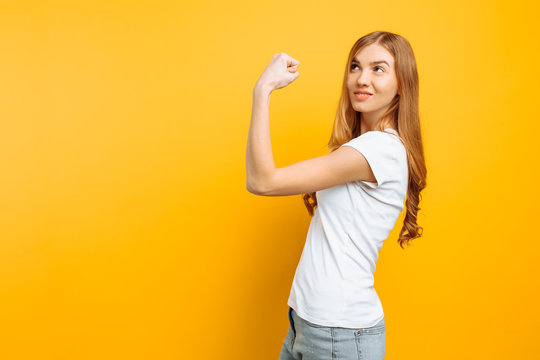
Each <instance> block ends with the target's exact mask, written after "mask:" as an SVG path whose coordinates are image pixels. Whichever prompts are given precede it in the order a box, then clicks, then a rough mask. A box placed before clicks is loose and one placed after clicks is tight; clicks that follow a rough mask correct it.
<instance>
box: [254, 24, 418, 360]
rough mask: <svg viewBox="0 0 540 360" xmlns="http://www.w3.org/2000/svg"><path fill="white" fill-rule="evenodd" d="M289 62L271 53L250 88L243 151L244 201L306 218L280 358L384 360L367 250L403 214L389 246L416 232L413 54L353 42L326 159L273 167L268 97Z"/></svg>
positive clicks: (373, 253) (403, 46)
mask: <svg viewBox="0 0 540 360" xmlns="http://www.w3.org/2000/svg"><path fill="white" fill-rule="evenodd" d="M299 65H300V63H299V62H298V61H297V60H295V59H293V58H292V57H290V56H288V55H287V54H285V53H281V54H276V55H274V57H273V58H272V60H271V62H270V64H269V65H268V67H267V68H266V69H265V70H264V72H263V74H262V75H261V77H260V78H259V80H258V81H257V83H256V85H255V87H254V89H253V108H252V118H251V125H250V129H249V135H248V144H247V152H246V168H247V189H248V190H249V191H250V192H251V193H253V194H257V195H263V196H285V195H297V194H304V195H303V199H304V203H305V206H306V207H307V210H308V212H309V213H310V215H311V216H312V219H311V223H310V227H309V230H308V234H307V239H306V242H305V246H304V249H303V252H302V256H301V257H300V261H299V263H298V267H297V269H296V273H295V276H294V280H293V284H292V289H291V293H290V296H289V300H288V302H287V303H288V305H289V323H290V328H289V330H288V332H287V337H286V338H285V340H284V342H283V347H282V350H281V354H280V359H281V360H284V359H303V360H311V359H365V360H379V359H384V355H385V352H386V329H385V321H384V313H383V308H382V304H381V302H380V300H379V297H378V295H377V293H376V291H375V289H374V288H373V284H374V278H373V273H374V271H375V263H376V261H377V258H378V252H379V250H380V249H381V247H382V245H383V242H384V240H385V239H386V238H387V237H388V235H389V233H390V231H391V230H392V229H393V227H394V225H395V223H396V221H397V218H398V217H399V215H400V213H401V211H402V210H403V209H404V208H405V205H406V208H407V210H406V215H405V219H404V224H403V227H402V229H401V232H400V234H399V239H398V242H399V244H400V246H401V247H402V248H403V244H407V245H409V241H410V240H412V239H414V238H418V237H420V236H421V234H422V231H421V230H423V229H422V228H421V227H419V226H418V224H417V223H416V219H417V213H418V210H419V207H418V203H419V201H420V191H422V190H423V189H424V188H425V186H426V166H425V161H424V154H423V145H422V139H421V133H420V121H419V115H418V73H417V70H416V61H415V58H414V54H413V51H412V48H411V46H410V44H409V43H408V42H407V40H405V39H404V38H403V37H401V36H400V35H397V34H393V33H390V32H385V31H377V32H373V33H370V34H367V35H365V36H363V37H362V38H360V39H359V40H358V41H357V42H356V43H355V44H354V45H353V47H352V49H351V51H350V53H349V57H348V60H347V66H346V69H345V76H344V79H343V88H342V94H341V98H340V101H339V107H338V111H337V115H336V118H335V122H334V127H333V131H332V135H331V137H330V141H329V143H328V146H329V150H330V152H329V154H328V155H324V156H320V157H316V158H313V159H309V160H305V161H300V162H298V163H295V164H292V165H289V166H286V167H283V168H276V167H275V164H274V160H273V156H272V145H271V142H270V131H269V102H270V94H271V92H272V91H273V90H276V89H280V88H282V87H284V86H287V85H288V84H289V83H291V82H292V81H294V80H295V79H296V78H297V77H298V76H299V74H298V66H299ZM314 209H315V210H314Z"/></svg>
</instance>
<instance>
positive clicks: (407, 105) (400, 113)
mask: <svg viewBox="0 0 540 360" xmlns="http://www.w3.org/2000/svg"><path fill="white" fill-rule="evenodd" d="M371 44H378V45H380V46H382V47H384V48H385V49H386V50H388V51H389V52H390V53H391V54H392V55H393V56H394V60H395V61H394V63H395V71H396V77H397V81H398V93H399V94H396V96H395V97H394V99H393V100H392V102H391V103H390V106H389V107H388V110H387V111H386V112H385V113H384V114H383V115H382V116H381V117H380V118H379V119H378V120H377V123H376V124H375V129H376V130H379V131H384V129H386V128H387V127H389V125H390V124H395V126H396V127H397V130H398V134H399V137H400V139H401V141H402V142H403V144H404V145H405V148H406V150H407V162H408V168H409V182H408V186H407V198H406V201H405V208H406V214H405V219H404V221H403V226H402V228H401V231H400V233H399V238H398V243H399V245H400V246H401V248H403V249H404V247H403V244H406V245H410V244H409V241H411V240H413V239H415V238H419V237H420V236H422V232H423V228H422V227H420V226H418V224H417V222H416V221H417V214H418V210H420V208H419V207H418V204H419V202H420V200H421V195H420V192H421V191H422V190H423V189H424V188H425V187H426V172H427V171H426V164H425V160H424V148H423V145H422V135H421V129H420V117H419V111H418V71H417V69H416V60H415V57H414V53H413V50H412V47H411V45H410V44H409V42H408V41H407V40H406V39H405V38H403V37H402V36H400V35H397V34H394V33H391V32H387V31H375V32H372V33H369V34H367V35H365V36H363V37H361V38H360V39H358V40H357V41H356V43H355V44H354V45H353V47H352V48H351V51H350V52H349V58H348V60H347V66H346V67H345V76H344V78H343V85H342V90H341V96H340V99H339V104H338V108H337V113H336V117H335V120H334V127H333V130H332V135H331V136H330V141H329V142H328V148H329V150H330V152H332V151H335V150H336V149H338V148H339V147H340V146H341V145H343V144H344V143H346V142H347V141H349V140H351V139H353V138H355V137H357V136H360V113H359V112H357V111H356V110H354V109H353V107H352V104H351V101H350V98H349V93H348V92H349V90H348V88H347V78H348V76H349V71H350V68H351V61H352V59H353V58H354V56H355V55H356V54H357V53H358V52H359V51H360V50H362V49H363V48H364V47H365V46H368V45H371ZM303 200H304V204H305V205H306V208H307V210H308V212H309V214H310V215H311V216H313V213H314V209H315V207H316V206H317V196H316V193H315V192H313V193H310V194H304V195H303Z"/></svg>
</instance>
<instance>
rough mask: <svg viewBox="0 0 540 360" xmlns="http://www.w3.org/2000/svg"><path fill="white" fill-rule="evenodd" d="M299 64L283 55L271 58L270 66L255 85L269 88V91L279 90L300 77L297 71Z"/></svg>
mask: <svg viewBox="0 0 540 360" xmlns="http://www.w3.org/2000/svg"><path fill="white" fill-rule="evenodd" d="M299 65H300V62H299V61H298V60H296V59H293V58H292V57H290V56H289V55H287V54H285V53H279V54H275V55H274V56H272V60H271V61H270V64H268V66H267V67H266V69H264V71H263V73H262V75H261V77H260V78H259V80H258V81H257V83H256V84H255V87H257V86H263V87H267V88H269V89H270V90H271V91H272V90H276V89H281V88H282V87H285V86H287V85H289V84H290V83H291V82H293V81H294V80H296V78H297V77H298V76H299V75H300V73H299V72H298V71H297V69H298V66H299Z"/></svg>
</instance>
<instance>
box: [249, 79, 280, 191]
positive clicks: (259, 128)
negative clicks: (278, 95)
mask: <svg viewBox="0 0 540 360" xmlns="http://www.w3.org/2000/svg"><path fill="white" fill-rule="evenodd" d="M271 93H272V91H271V90H270V88H269V87H267V86H259V85H256V86H255V88H254V89H253V105H252V109H251V123H250V126H249V133H248V141H247V150H246V175H247V184H246V185H247V188H248V190H250V191H251V190H253V191H255V190H260V189H262V188H264V186H265V184H266V182H267V181H268V179H270V178H271V176H272V175H273V173H274V171H275V169H276V166H275V163H274V156H273V154H272V142H271V140H270V115H269V113H270V111H269V107H270V95H271Z"/></svg>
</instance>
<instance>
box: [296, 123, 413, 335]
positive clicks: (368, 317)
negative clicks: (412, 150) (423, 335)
mask: <svg viewBox="0 0 540 360" xmlns="http://www.w3.org/2000/svg"><path fill="white" fill-rule="evenodd" d="M385 131H389V132H391V133H392V134H397V132H396V131H395V130H394V129H390V128H388V129H385ZM392 134H389V133H386V132H383V131H368V132H365V133H364V134H362V135H360V136H358V137H356V138H354V139H352V140H350V141H349V142H347V143H345V144H343V145H342V146H351V147H353V148H354V149H356V150H358V151H359V152H360V153H361V154H362V155H364V157H365V158H366V160H367V161H368V163H369V165H370V166H371V169H372V171H373V174H374V176H375V178H376V179H377V183H373V182H367V181H354V182H349V183H346V184H342V185H338V186H334V187H331V188H327V189H323V190H320V191H317V203H318V206H317V207H316V208H315V212H314V214H313V217H312V218H311V223H310V225H309V229H308V233H307V238H306V242H305V245H304V249H303V251H302V255H301V257H300V261H299V263H298V267H297V268H296V273H295V275H294V279H293V283H292V288H291V292H290V296H289V299H288V301H287V303H288V305H289V306H290V307H292V308H293V309H294V310H295V311H296V313H297V314H298V316H300V317H301V318H303V319H305V320H307V321H309V322H312V323H314V324H317V325H321V326H331V327H344V328H362V327H370V326H374V325H375V324H377V323H378V322H379V321H380V320H382V318H383V317H384V312H383V308H382V304H381V301H380V300H379V297H378V295H377V292H376V291H375V289H374V288H373V285H374V277H373V273H374V272H375V263H376V262H377V259H378V256H379V250H380V249H381V248H382V246H383V242H384V241H385V240H386V238H387V237H388V235H389V234H390V232H391V231H392V229H393V228H394V226H395V223H396V221H397V219H398V217H399V215H400V213H401V211H402V210H403V209H404V207H405V206H404V204H405V197H406V194H407V181H408V167H407V153H406V150H405V146H404V145H403V143H402V142H401V140H400V139H399V138H398V137H397V136H395V135H392Z"/></svg>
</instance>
